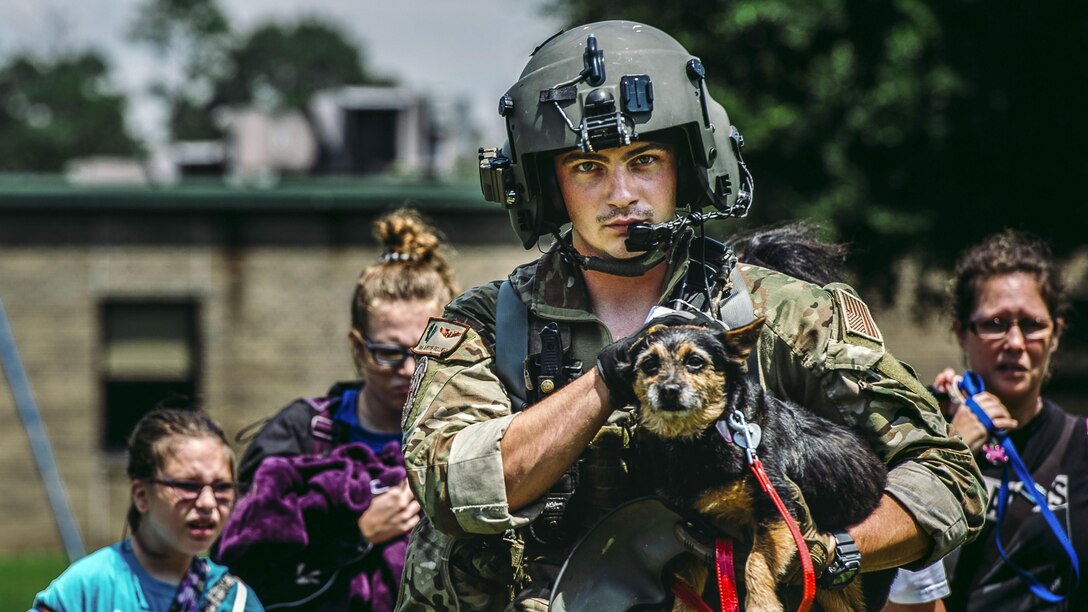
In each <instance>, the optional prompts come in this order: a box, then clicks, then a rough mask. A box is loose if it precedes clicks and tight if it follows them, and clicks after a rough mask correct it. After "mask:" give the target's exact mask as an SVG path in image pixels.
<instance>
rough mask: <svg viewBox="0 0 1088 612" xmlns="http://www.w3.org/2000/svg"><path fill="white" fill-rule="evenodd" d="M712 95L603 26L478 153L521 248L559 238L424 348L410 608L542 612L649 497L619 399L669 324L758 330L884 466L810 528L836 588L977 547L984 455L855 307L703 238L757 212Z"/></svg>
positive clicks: (545, 57) (658, 43) (831, 288)
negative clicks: (652, 336) (701, 228)
mask: <svg viewBox="0 0 1088 612" xmlns="http://www.w3.org/2000/svg"><path fill="white" fill-rule="evenodd" d="M705 78H706V75H705V74H704V69H703V66H702V64H701V62H700V61H699V59H698V58H696V57H694V56H692V55H691V54H690V53H688V52H687V51H686V50H685V49H684V48H683V47H682V46H681V45H680V44H679V43H677V42H676V41H675V40H674V39H673V38H672V37H670V36H669V35H667V34H665V33H664V32H661V31H660V30H657V29H655V28H653V27H650V26H647V25H643V24H639V23H633V22H627V21H607V22H601V23H593V24H588V25H584V26H580V27H576V28H572V29H570V30H567V31H565V32H562V33H560V34H558V35H556V36H554V37H552V38H551V39H549V40H547V41H545V42H544V43H543V44H542V45H541V46H540V47H538V48H537V50H536V51H535V52H534V53H533V56H532V58H531V59H530V61H529V63H528V65H527V66H526V67H525V69H524V71H523V72H522V74H521V78H520V79H518V81H517V82H516V83H515V84H514V85H513V86H512V87H511V88H510V89H509V90H508V91H507V92H506V93H505V94H504V95H502V96H501V97H500V99H499V104H498V110H499V114H500V115H501V116H502V117H503V118H504V120H505V122H506V130H507V141H506V143H505V144H504V145H503V146H502V147H496V148H493V149H481V150H480V175H481V185H482V188H483V192H484V196H485V198H486V199H488V200H490V201H493V202H496V203H497V204H499V205H501V206H503V207H504V208H505V209H507V210H508V212H509V214H510V219H511V223H512V225H513V228H514V230H515V232H516V233H517V235H518V237H519V238H520V239H521V241H522V244H523V245H524V246H525V247H526V248H531V247H533V246H534V245H536V243H537V241H538V239H540V238H541V237H542V236H548V235H551V236H553V239H552V244H551V246H550V247H549V248H548V250H547V251H546V252H545V253H544V254H543V255H542V256H541V257H540V258H539V259H538V260H536V261H534V262H532V263H529V264H526V265H523V266H520V267H518V268H516V269H515V270H514V271H513V272H512V273H511V274H510V275H509V277H508V278H507V279H505V281H496V282H493V283H491V284H487V285H484V286H481V287H476V288H474V289H471V290H469V291H467V292H465V293H464V294H462V295H461V296H459V297H458V298H456V299H455V300H454V301H453V302H451V303H450V304H449V306H448V307H447V308H446V311H445V313H444V315H443V318H442V319H433V320H432V321H431V323H430V324H429V326H428V328H427V330H426V331H425V332H424V334H423V336H422V337H421V338H420V341H419V343H418V345H417V346H416V347H415V349H414V350H415V352H416V354H417V355H419V356H420V360H419V363H418V365H417V368H416V373H415V379H414V380H413V383H412V389H411V392H410V396H409V399H408V402H407V404H406V406H405V415H404V430H405V448H404V450H405V459H406V463H407V468H408V477H409V481H410V483H411V485H412V488H413V491H414V493H415V495H416V498H417V499H418V500H419V502H420V504H421V505H422V507H423V509H424V511H425V513H426V515H427V519H428V520H426V521H422V522H421V523H420V524H419V526H418V527H417V528H416V530H415V531H414V532H413V534H412V537H411V539H410V544H409V552H408V559H407V561H406V564H405V568H406V569H405V575H404V580H403V583H402V586H401V591H400V594H399V600H398V609H401V610H434V609H438V610H445V609H451V610H452V609H473V610H477V609H479V610H492V609H503V608H505V607H507V606H510V607H511V608H512V609H533V610H541V609H546V608H547V605H548V601H549V597H550V595H551V587H552V585H553V583H554V581H555V578H556V576H557V574H558V573H559V570H560V568H561V566H562V564H563V562H564V560H565V559H566V557H567V555H568V553H569V551H570V550H571V548H572V546H573V545H574V543H575V542H576V541H577V540H578V538H579V537H581V536H582V535H584V534H585V533H586V532H587V530H588V529H589V528H590V527H591V526H592V525H593V524H594V523H595V522H596V521H597V520H598V519H599V518H601V517H602V516H604V515H606V514H607V513H608V512H609V511H610V510H612V509H614V508H615V507H617V506H619V505H621V504H623V503H624V502H627V501H629V500H631V499H634V498H637V497H639V496H642V495H646V494H647V493H648V492H649V491H648V489H647V488H646V486H647V484H648V483H647V482H646V480H647V479H646V478H645V477H642V478H640V477H639V468H638V466H637V464H636V462H635V458H634V457H633V456H632V454H631V452H630V446H631V440H632V437H633V436H634V435H636V434H637V431H636V426H635V423H634V419H633V413H632V407H631V406H630V405H629V404H630V402H629V401H628V399H627V398H629V397H630V390H629V389H628V390H625V389H623V388H622V385H619V384H617V383H616V382H614V381H613V380H612V379H613V378H614V376H613V366H614V365H615V360H616V356H617V355H619V354H622V352H623V349H624V347H626V346H629V345H630V343H631V342H632V341H633V339H634V338H636V337H637V336H638V334H639V333H640V329H641V328H643V325H644V323H645V322H646V320H647V318H648V316H649V315H650V311H651V309H653V308H654V307H658V306H670V307H672V308H673V309H675V310H680V311H687V310H696V311H699V312H701V313H703V314H702V315H701V316H706V317H709V318H713V319H717V320H719V321H721V322H722V324H723V325H726V326H728V327H735V326H737V325H740V324H744V323H748V322H750V321H752V320H753V319H754V318H756V317H766V319H767V323H766V325H765V326H764V328H763V331H762V336H761V339H760V342H759V348H758V351H757V353H756V357H755V358H754V359H753V360H751V361H750V362H749V369H750V371H751V372H750V375H751V376H753V377H754V378H755V379H756V380H758V382H759V384H761V385H763V386H764V387H765V388H766V389H767V390H768V391H770V392H771V393H773V394H775V395H776V396H779V397H781V398H784V399H790V400H793V401H795V402H797V403H799V404H801V405H804V406H807V407H809V408H810V409H811V410H813V411H815V412H817V413H818V414H820V415H822V416H825V417H827V418H830V419H833V420H835V421H838V422H843V423H846V424H848V425H850V426H852V427H854V428H855V429H857V430H858V431H859V432H860V433H861V434H862V436H863V437H864V438H865V439H867V440H869V441H870V442H871V444H872V446H873V448H874V449H875V450H876V451H877V453H878V455H879V456H881V457H882V458H884V459H885V461H886V462H887V464H888V466H889V468H890V474H889V482H888V486H887V489H886V493H885V498H884V500H883V502H882V504H881V506H880V507H879V508H878V510H877V511H876V512H875V513H874V514H873V515H872V516H871V517H870V518H869V519H867V520H866V521H864V522H862V523H861V524H859V525H858V526H856V527H853V528H851V529H850V530H849V533H847V532H843V533H839V534H829V533H820V532H819V531H818V530H817V529H816V528H815V527H814V526H813V525H811V524H808V525H803V526H802V527H803V528H804V529H805V530H806V540H808V541H809V544H810V548H811V554H812V557H813V561H814V562H815V566H816V571H817V573H818V574H819V575H821V577H822V578H823V579H834V580H835V581H837V582H844V581H848V580H849V579H851V578H852V577H853V574H856V573H857V568H858V567H859V563H860V559H864V569H865V571H867V572H868V571H876V570H883V569H886V568H893V567H896V566H899V565H903V564H909V565H911V566H913V567H921V566H923V565H927V564H928V563H931V562H933V561H934V560H936V559H939V558H941V557H942V556H944V555H945V554H946V553H948V552H949V551H951V550H952V549H953V548H955V547H956V546H958V545H959V544H960V543H962V542H964V541H965V540H966V539H968V538H970V537H972V536H973V534H974V533H975V532H977V530H978V529H979V527H980V525H981V520H982V511H983V505H984V496H983V492H982V488H981V484H980V478H979V475H978V471H977V467H975V465H974V462H973V461H972V459H971V454H970V451H969V450H968V449H967V447H966V446H965V445H964V444H963V443H962V442H961V441H959V440H958V439H955V438H951V437H949V436H948V433H947V426H946V424H945V423H944V421H943V420H942V418H941V417H940V413H939V412H938V410H937V406H936V404H935V402H934V400H933V398H932V397H931V396H930V395H929V394H928V393H927V392H926V391H925V389H924V387H923V386H922V385H921V384H920V383H919V382H918V381H917V379H916V378H915V376H914V375H913V374H912V373H910V372H909V371H908V370H907V369H906V368H905V367H903V365H902V364H900V362H898V361H897V360H895V359H894V358H893V357H892V356H891V355H890V354H888V353H887V352H886V351H885V349H884V345H883V339H882V336H881V334H880V331H879V329H878V327H877V326H876V324H875V323H874V322H873V320H872V317H871V316H870V314H869V310H868V308H867V307H866V306H865V304H864V303H863V302H862V301H861V300H860V299H859V298H858V297H857V295H856V293H855V292H854V291H853V289H851V288H850V287H848V286H846V285H843V284H840V283H832V284H831V285H827V286H826V287H820V286H817V285H813V284H809V283H806V282H803V281H801V280H798V279H795V278H792V277H790V276H787V275H784V274H781V273H777V272H774V271H772V270H769V269H766V268H761V267H758V266H753V265H743V264H737V262H736V258H735V257H734V256H733V255H732V252H731V251H730V250H729V249H727V248H725V247H724V246H722V245H721V244H720V243H717V242H716V241H713V240H709V239H706V238H703V237H701V236H699V235H698V232H695V231H692V226H697V225H698V224H699V223H700V222H701V221H702V220H705V218H707V216H711V215H712V216H728V215H732V216H743V215H744V214H745V213H746V212H747V210H748V207H749V206H750V205H751V203H752V197H753V182H752V177H751V175H750V174H749V173H748V170H747V168H746V166H745V164H744V162H743V160H742V158H741V154H740V152H741V148H742V146H743V140H742V139H741V136H740V134H739V132H738V131H737V130H736V129H735V128H734V127H733V126H732V124H731V123H730V121H729V117H728V115H727V114H726V112H725V110H724V109H723V108H722V107H721V105H719V104H718V103H717V102H715V101H714V100H713V98H711V97H710V95H709V92H708V88H707V84H706V82H705ZM707 211H709V212H707ZM685 316H687V315H685ZM678 318H682V317H680V315H675V314H674V315H673V316H672V317H668V318H666V321H669V320H677V319H678ZM844 469H849V468H848V467H844ZM851 542H856V546H849V545H848V544H849V543H851ZM858 550H860V553H858V552H857V551H858ZM859 554H860V559H859V557H858V555H859ZM788 599H789V598H788V596H787V599H786V600H787V601H788ZM617 607H622V602H617Z"/></svg>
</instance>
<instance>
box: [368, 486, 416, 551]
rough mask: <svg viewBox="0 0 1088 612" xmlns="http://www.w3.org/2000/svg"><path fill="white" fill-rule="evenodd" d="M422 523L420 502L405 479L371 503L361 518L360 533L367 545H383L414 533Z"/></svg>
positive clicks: (376, 496) (377, 496) (375, 497)
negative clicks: (420, 522)
mask: <svg viewBox="0 0 1088 612" xmlns="http://www.w3.org/2000/svg"><path fill="white" fill-rule="evenodd" d="M418 522H419V502H417V501H416V498H415V497H413V496H412V490H411V489H409V488H408V481H407V480H403V481H401V483H400V484H398V485H396V486H393V487H391V488H390V489H389V490H388V491H386V492H385V493H381V494H379V495H375V496H374V499H372V500H370V507H368V508H367V509H366V510H364V511H363V513H362V514H361V515H360V516H359V531H360V532H362V534H363V537H364V538H366V541H367V542H370V543H371V544H381V543H383V542H388V541H389V540H392V539H393V538H396V537H398V536H400V535H402V534H404V533H407V532H408V531H411V530H412V528H413V527H415V526H416V523H418Z"/></svg>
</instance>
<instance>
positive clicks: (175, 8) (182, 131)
mask: <svg viewBox="0 0 1088 612" xmlns="http://www.w3.org/2000/svg"><path fill="white" fill-rule="evenodd" d="M129 37H130V38H131V39H132V40H134V41H136V42H139V43H143V44H145V45H147V46H148V47H149V48H151V50H152V51H153V52H154V53H155V55H156V57H157V58H158V60H159V62H160V65H161V69H160V71H159V76H158V77H157V79H156V81H155V82H154V83H153V85H152V92H153V93H154V94H155V95H156V96H158V97H159V98H160V99H161V100H162V101H163V102H164V103H165V104H166V105H167V107H168V108H169V112H170V119H169V123H170V129H171V132H172V135H173V137H174V138H176V139H191V140H199V139H206V138H217V137H219V136H220V134H219V131H218V130H217V129H216V128H215V126H214V125H213V123H212V121H211V119H210V117H207V114H206V112H205V110H206V108H207V106H208V103H209V102H210V101H211V98H212V94H213V88H214V83H215V82H216V81H217V80H218V79H220V78H223V77H224V76H225V75H227V74H228V66H229V63H228V61H227V56H228V54H229V52H230V50H231V49H232V48H233V46H234V44H235V42H234V38H233V35H232V33H231V25H230V22H229V21H228V19H227V17H226V15H225V14H224V13H223V11H222V10H221V9H220V8H219V5H218V4H217V3H216V1H215V0H145V2H144V4H142V5H141V6H140V7H139V9H138V10H137V13H136V18H135V20H134V21H133V22H132V24H131V26H130V29H129Z"/></svg>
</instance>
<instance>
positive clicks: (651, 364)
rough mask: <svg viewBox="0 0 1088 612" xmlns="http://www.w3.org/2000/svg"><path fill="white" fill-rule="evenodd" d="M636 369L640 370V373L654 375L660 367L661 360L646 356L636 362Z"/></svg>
mask: <svg viewBox="0 0 1088 612" xmlns="http://www.w3.org/2000/svg"><path fill="white" fill-rule="evenodd" d="M638 369H640V370H642V373H643V374H645V375H647V376H654V375H656V374H657V372H658V370H660V369H661V362H660V361H658V359H657V357H647V358H646V359H643V360H642V362H641V363H639V364H638Z"/></svg>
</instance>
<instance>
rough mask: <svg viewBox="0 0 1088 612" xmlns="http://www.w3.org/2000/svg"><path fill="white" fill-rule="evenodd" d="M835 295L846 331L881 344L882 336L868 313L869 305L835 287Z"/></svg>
mask: <svg viewBox="0 0 1088 612" xmlns="http://www.w3.org/2000/svg"><path fill="white" fill-rule="evenodd" d="M835 297H836V299H837V301H838V302H839V306H840V307H841V308H842V319H843V321H844V322H845V323H846V332H847V333H850V334H854V335H855V336H861V337H862V338H867V339H869V340H872V341H873V342H879V343H881V344H883V342H884V337H883V336H881V335H880V329H878V328H877V326H876V322H875V321H873V315H871V314H869V307H868V306H866V305H865V302H863V301H861V300H859V299H858V298H857V297H855V296H854V295H853V294H851V293H849V292H847V291H843V290H842V289H835Z"/></svg>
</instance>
